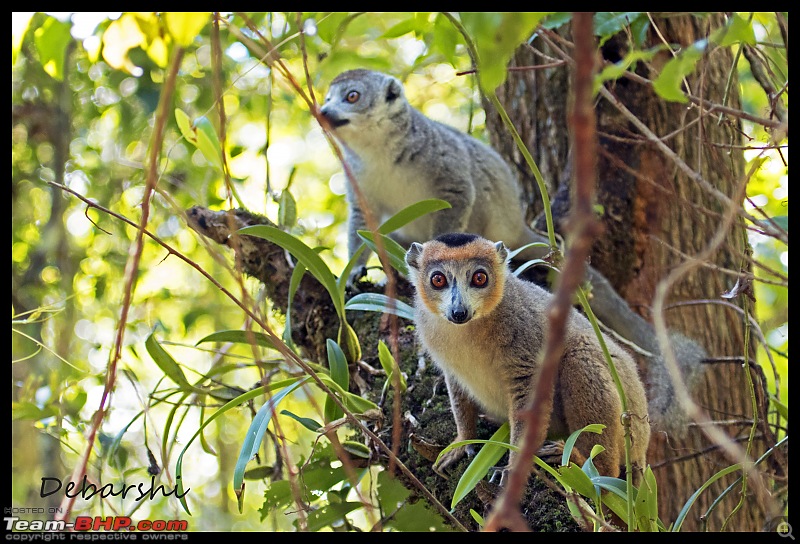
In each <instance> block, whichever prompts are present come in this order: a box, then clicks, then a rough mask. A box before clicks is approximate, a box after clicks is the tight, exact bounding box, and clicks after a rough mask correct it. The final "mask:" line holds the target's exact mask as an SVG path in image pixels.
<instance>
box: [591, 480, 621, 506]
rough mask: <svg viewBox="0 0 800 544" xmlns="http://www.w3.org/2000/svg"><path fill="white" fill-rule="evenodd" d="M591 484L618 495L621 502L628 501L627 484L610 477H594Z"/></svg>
mask: <svg viewBox="0 0 800 544" xmlns="http://www.w3.org/2000/svg"><path fill="white" fill-rule="evenodd" d="M591 480H592V484H593V485H595V486H597V487H600V488H601V489H605V490H607V491H610V492H612V493H614V494H616V495H618V496H619V497H620V498H621V499H622V500H624V501H627V500H628V483H627V482H626V481H625V480H622V479H620V478H614V477H612V476H595V477H593V478H591Z"/></svg>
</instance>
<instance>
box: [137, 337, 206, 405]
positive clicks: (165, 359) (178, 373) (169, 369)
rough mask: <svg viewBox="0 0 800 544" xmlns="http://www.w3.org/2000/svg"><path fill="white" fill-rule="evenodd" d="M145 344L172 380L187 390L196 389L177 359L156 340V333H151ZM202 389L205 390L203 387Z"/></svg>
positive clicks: (154, 359)
mask: <svg viewBox="0 0 800 544" xmlns="http://www.w3.org/2000/svg"><path fill="white" fill-rule="evenodd" d="M144 345H145V347H146V348H147V353H149V354H150V357H152V358H153V361H155V363H156V364H157V365H158V368H160V369H161V371H162V372H163V373H164V374H165V375H166V376H167V377H169V379H170V380H172V381H173V382H175V383H176V384H177V385H178V386H179V387H180V388H181V389H183V390H185V391H193V390H196V388H195V387H194V386H193V385H192V384H190V383H189V380H187V379H186V375H185V374H184V373H183V370H181V367H180V366H178V363H176V362H175V359H173V358H172V356H171V355H170V354H169V353H167V351H166V350H165V349H164V348H162V347H161V344H159V343H158V341H156V337H155V333H150V336H148V337H147V340H145V342H144ZM200 391H201V392H205V391H203V390H202V389H201V390H200Z"/></svg>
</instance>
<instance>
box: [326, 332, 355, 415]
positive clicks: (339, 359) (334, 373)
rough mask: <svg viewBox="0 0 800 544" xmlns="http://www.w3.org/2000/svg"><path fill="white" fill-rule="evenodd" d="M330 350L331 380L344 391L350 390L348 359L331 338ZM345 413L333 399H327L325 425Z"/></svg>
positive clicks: (329, 366) (328, 345) (328, 342)
mask: <svg viewBox="0 0 800 544" xmlns="http://www.w3.org/2000/svg"><path fill="white" fill-rule="evenodd" d="M326 345H327V348H328V368H329V369H330V376H331V379H332V380H333V381H334V383H336V384H337V385H338V386H339V387H341V388H342V390H344V391H347V390H348V389H349V388H350V371H349V370H348V368H347V358H346V357H345V355H344V352H343V351H342V348H340V347H339V344H337V343H336V342H334V341H333V340H331V339H330V338H329V339H328V340H327V342H326ZM343 415H344V413H343V412H342V409H341V408H339V407H338V406H337V405H336V404H335V403H334V402H333V399H331V398H326V399H325V423H330V422H331V421H335V420H337V419H339V418H340V417H342V416H343Z"/></svg>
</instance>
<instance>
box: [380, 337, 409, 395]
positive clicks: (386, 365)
mask: <svg viewBox="0 0 800 544" xmlns="http://www.w3.org/2000/svg"><path fill="white" fill-rule="evenodd" d="M378 359H379V360H380V362H381V366H382V367H383V370H384V372H386V383H387V384H391V385H392V386H394V383H395V373H396V374H397V376H398V378H397V379H399V381H400V391H401V392H403V393H404V392H405V391H406V387H407V385H406V378H405V376H403V373H402V372H400V367H399V366H398V364H397V361H396V360H395V358H394V357H393V356H392V352H391V351H389V347H388V346H387V345H386V342H384V341H383V340H379V341H378Z"/></svg>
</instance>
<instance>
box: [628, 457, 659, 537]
mask: <svg viewBox="0 0 800 544" xmlns="http://www.w3.org/2000/svg"><path fill="white" fill-rule="evenodd" d="M633 512H634V516H635V517H636V528H637V529H638V530H639V531H649V532H658V523H657V522H658V487H657V485H656V477H655V475H653V470H652V469H651V468H650V466H649V465H648V466H647V468H646V469H645V471H644V477H643V478H642V483H641V485H640V486H639V491H638V492H637V494H636V498H635V500H634V502H633Z"/></svg>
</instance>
